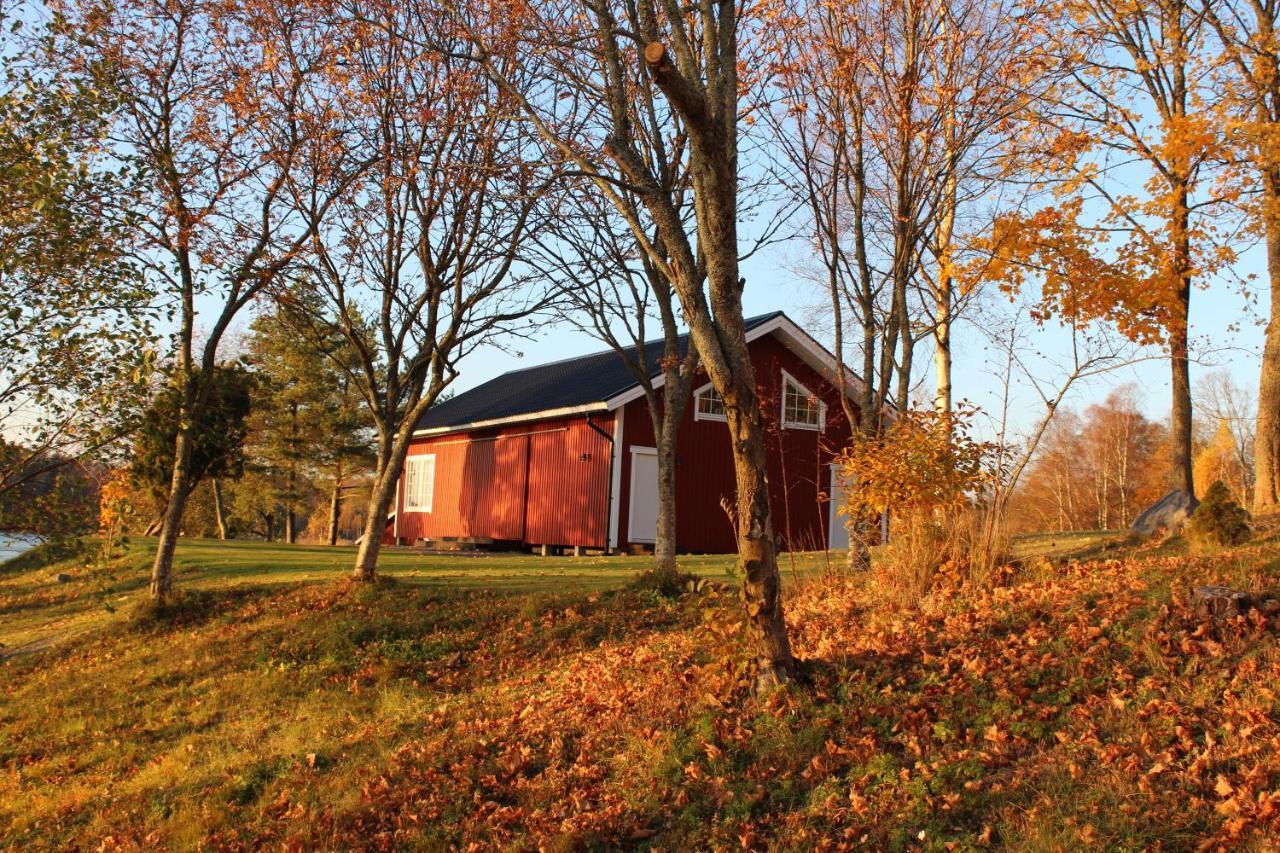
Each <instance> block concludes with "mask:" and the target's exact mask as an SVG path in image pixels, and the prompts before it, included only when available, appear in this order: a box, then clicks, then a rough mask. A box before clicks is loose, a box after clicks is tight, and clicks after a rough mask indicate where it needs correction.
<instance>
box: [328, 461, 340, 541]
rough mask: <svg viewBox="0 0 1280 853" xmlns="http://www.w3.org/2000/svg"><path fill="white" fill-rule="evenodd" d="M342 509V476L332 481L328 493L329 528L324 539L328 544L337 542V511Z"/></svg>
mask: <svg viewBox="0 0 1280 853" xmlns="http://www.w3.org/2000/svg"><path fill="white" fill-rule="evenodd" d="M341 509H342V478H341V477H337V478H335V479H334V481H333V491H332V492H330V493H329V528H328V532H327V534H326V536H325V541H326V542H328V543H329V545H330V546H333V545H337V544H338V513H339V511H340V510H341Z"/></svg>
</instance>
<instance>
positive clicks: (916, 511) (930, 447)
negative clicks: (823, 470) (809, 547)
mask: <svg viewBox="0 0 1280 853" xmlns="http://www.w3.org/2000/svg"><path fill="white" fill-rule="evenodd" d="M976 414H977V409H976V408H973V407H972V406H968V405H966V404H961V405H960V406H959V407H957V409H956V410H955V411H953V412H951V413H950V414H949V415H948V414H943V413H940V412H936V411H932V410H930V411H913V412H906V413H904V414H902V415H900V416H899V417H898V418H897V420H895V421H894V423H893V424H892V425H890V426H889V428H888V429H887V430H885V432H884V433H883V434H882V435H881V436H879V437H875V438H868V439H864V440H861V441H858V442H856V443H855V444H854V445H852V446H851V447H849V448H848V449H847V450H845V451H844V452H843V453H842V454H841V455H840V457H839V458H838V459H837V464H838V465H839V466H840V473H841V475H842V476H843V478H844V481H845V482H846V483H847V484H848V487H847V491H846V498H845V505H844V506H843V507H841V508H840V513H841V514H842V515H844V516H845V517H847V518H875V517H878V516H882V515H885V514H889V515H890V518H891V532H890V538H889V541H888V542H887V543H886V544H885V545H884V547H882V548H881V549H880V553H879V554H878V557H877V559H876V560H875V561H874V567H875V569H876V572H877V575H878V578H877V580H878V581H880V582H881V583H882V584H883V585H884V587H885V588H886V589H888V590H890V591H893V592H896V593H897V594H899V596H900V597H902V598H904V599H912V600H913V599H916V598H918V597H919V596H920V595H922V594H923V593H924V592H925V591H926V590H927V589H928V587H929V586H930V584H931V583H932V581H933V578H934V575H935V573H936V572H937V570H938V569H939V568H940V567H941V566H943V565H944V564H947V563H965V562H968V556H969V553H970V552H971V551H972V550H973V545H974V544H975V542H974V537H975V536H976V535H978V534H977V532H976V531H977V530H978V528H979V527H980V525H975V524H974V523H973V515H974V513H973V507H974V504H975V502H976V500H977V499H978V498H979V497H980V496H981V495H982V493H983V492H984V490H985V489H986V488H987V487H988V486H989V485H990V484H991V482H992V481H993V479H994V477H995V472H996V465H995V452H996V447H995V445H993V444H991V443H990V442H984V441H979V440H977V439H976V438H974V436H973V420H974V417H975V416H976Z"/></svg>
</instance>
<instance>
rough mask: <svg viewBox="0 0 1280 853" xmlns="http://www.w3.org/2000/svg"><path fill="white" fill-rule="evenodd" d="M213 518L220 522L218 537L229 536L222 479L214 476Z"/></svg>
mask: <svg viewBox="0 0 1280 853" xmlns="http://www.w3.org/2000/svg"><path fill="white" fill-rule="evenodd" d="M213 519H214V521H215V522H217V524H218V538H219V539H222V540H225V539H226V538H227V516H226V513H225V512H224V511H223V507H222V481H221V480H220V479H218V478H217V477H214V478H213Z"/></svg>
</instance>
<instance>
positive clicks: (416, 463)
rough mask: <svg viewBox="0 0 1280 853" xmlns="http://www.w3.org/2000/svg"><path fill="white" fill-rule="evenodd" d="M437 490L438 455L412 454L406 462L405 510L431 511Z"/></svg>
mask: <svg viewBox="0 0 1280 853" xmlns="http://www.w3.org/2000/svg"><path fill="white" fill-rule="evenodd" d="M435 492H436V457H435V456H434V455H433V454H428V455H426V456H410V457H409V458H408V459H406V460H405V463H404V510H405V512H431V503H432V499H433V498H434V497H435Z"/></svg>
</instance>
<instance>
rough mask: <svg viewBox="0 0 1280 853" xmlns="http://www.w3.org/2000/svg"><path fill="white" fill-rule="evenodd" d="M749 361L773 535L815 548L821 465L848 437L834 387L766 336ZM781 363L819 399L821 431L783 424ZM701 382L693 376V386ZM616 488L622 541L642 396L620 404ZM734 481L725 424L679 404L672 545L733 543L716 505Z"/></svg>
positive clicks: (821, 532) (701, 548) (726, 546)
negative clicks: (824, 409) (759, 419)
mask: <svg viewBox="0 0 1280 853" xmlns="http://www.w3.org/2000/svg"><path fill="white" fill-rule="evenodd" d="M751 357H752V366H753V367H754V369H755V372H756V383H757V387H758V389H759V393H760V397H761V406H762V410H763V413H764V421H765V430H766V448H767V453H768V459H769V497H770V501H771V505H772V509H773V526H774V532H775V534H777V535H779V536H781V537H782V540H783V547H784V548H788V549H790V550H807V549H814V548H823V547H825V545H826V542H827V520H828V506H827V504H826V501H825V496H826V493H827V491H828V489H829V487H830V480H829V479H828V478H829V476H830V474H829V467H828V466H829V464H830V462H831V459H832V457H833V455H834V453H835V452H837V451H838V450H839V449H840V448H842V447H844V446H845V444H846V443H847V442H848V440H849V435H850V431H849V427H848V424H847V422H846V420H845V417H844V411H843V409H842V408H841V406H840V400H839V394H838V393H837V391H836V389H835V388H834V387H833V386H832V385H831V384H830V383H829V382H827V380H826V379H824V378H823V377H822V376H821V375H820V374H819V373H817V372H816V371H814V370H813V369H812V368H810V367H809V366H808V365H807V364H806V363H805V362H804V361H803V360H801V359H800V358H799V357H798V356H797V355H795V354H794V353H793V352H791V351H790V350H789V349H787V348H786V347H785V346H784V345H783V344H782V343H780V342H779V341H778V340H777V339H775V338H773V337H772V336H766V337H763V338H760V339H758V340H756V341H753V342H752V344H751ZM783 370H786V371H787V372H788V373H790V374H791V375H792V376H794V377H795V378H796V380H797V381H799V382H800V383H801V384H803V385H804V386H805V387H806V388H808V389H809V390H810V391H812V392H813V393H814V394H816V395H817V396H818V397H820V398H821V399H822V401H823V402H824V403H825V404H826V406H827V417H826V421H825V428H824V429H823V430H822V431H821V432H818V431H815V430H803V429H784V428H782V427H781V421H782V371H783ZM705 382H706V378H705V377H701V378H699V379H698V380H695V382H694V387H695V388H696V387H698V386H700V385H702V384H704V383H705ZM623 418H624V420H623V442H624V445H625V446H624V448H623V451H624V452H623V453H622V464H623V471H622V489H621V491H622V494H621V495H620V500H621V507H620V512H619V516H618V518H619V531H620V533H619V540H618V541H619V542H620V543H626V542H628V541H630V540H629V531H628V522H629V512H630V498H631V485H630V484H631V470H630V468H631V453H630V448H631V447H632V446H643V447H652V446H653V445H654V440H653V425H652V422H651V420H650V418H649V412H648V409H647V407H646V404H645V401H644V400H643V399H640V400H635V401H633V402H631V403H629V404H627V406H626V407H625V409H624V411H623ZM736 492H737V489H736V487H735V480H734V471H733V456H732V453H731V450H730V446H729V433H728V427H727V426H726V425H725V424H723V423H721V422H718V421H699V420H696V419H695V418H694V412H693V405H692V402H690V405H689V406H688V407H687V409H686V411H685V417H684V420H683V421H682V423H681V426H680V435H679V439H678V441H677V447H676V515H677V530H676V538H677V546H678V547H679V548H680V549H681V550H684V551H695V552H710V553H725V552H730V551H734V550H736V548H737V543H736V541H735V535H734V530H733V526H732V524H731V522H730V520H729V516H728V515H727V514H726V513H725V511H724V508H723V506H722V504H721V501H722V499H723V500H724V501H727V502H729V503H730V504H732V502H733V500H734V495H735V494H736Z"/></svg>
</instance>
